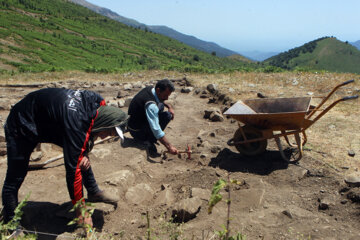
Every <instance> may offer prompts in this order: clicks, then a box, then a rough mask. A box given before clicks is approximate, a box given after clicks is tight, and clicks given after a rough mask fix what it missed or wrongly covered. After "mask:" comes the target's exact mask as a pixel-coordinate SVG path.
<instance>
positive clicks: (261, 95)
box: [257, 93, 266, 98]
mask: <svg viewBox="0 0 360 240" xmlns="http://www.w3.org/2000/svg"><path fill="white" fill-rule="evenodd" d="M257 97H258V98H266V96H265V95H264V94H262V93H257Z"/></svg>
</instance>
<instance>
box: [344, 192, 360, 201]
mask: <svg viewBox="0 0 360 240" xmlns="http://www.w3.org/2000/svg"><path fill="white" fill-rule="evenodd" d="M346 197H347V199H349V200H350V201H352V202H356V203H359V202H360V189H358V188H356V189H355V188H354V189H353V190H351V191H350V192H348V193H347V194H346Z"/></svg>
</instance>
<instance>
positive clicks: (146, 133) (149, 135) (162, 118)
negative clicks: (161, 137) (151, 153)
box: [129, 111, 172, 143]
mask: <svg viewBox="0 0 360 240" xmlns="http://www.w3.org/2000/svg"><path fill="white" fill-rule="evenodd" d="M171 118H172V114H171V113H170V112H167V111H166V112H159V124H160V127H161V129H162V130H164V129H165V128H166V126H167V125H168V124H169V122H170V121H171ZM130 121H131V118H130ZM129 132H130V134H131V136H132V137H133V138H135V139H136V140H140V141H149V142H151V143H155V142H156V141H157V139H156V138H155V136H154V134H153V132H152V131H151V129H150V126H149V123H148V122H145V123H144V124H143V125H142V128H141V129H136V130H135V129H129Z"/></svg>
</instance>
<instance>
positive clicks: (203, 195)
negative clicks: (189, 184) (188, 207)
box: [191, 188, 211, 201]
mask: <svg viewBox="0 0 360 240" xmlns="http://www.w3.org/2000/svg"><path fill="white" fill-rule="evenodd" d="M210 195H211V192H210V190H209V189H202V188H192V189H191V197H192V198H200V199H201V200H205V201H208V200H209V199H210Z"/></svg>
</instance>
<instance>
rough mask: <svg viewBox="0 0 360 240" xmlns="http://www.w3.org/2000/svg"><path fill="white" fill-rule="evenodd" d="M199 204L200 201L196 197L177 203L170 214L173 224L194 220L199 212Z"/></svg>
mask: <svg viewBox="0 0 360 240" xmlns="http://www.w3.org/2000/svg"><path fill="white" fill-rule="evenodd" d="M201 203H202V202H201V199H200V198H197V197H194V198H186V199H182V200H180V201H179V202H177V203H176V204H175V206H174V208H173V209H172V213H171V216H172V218H173V219H174V222H179V223H180V222H188V221H190V220H191V219H193V218H195V217H196V215H197V214H198V212H200V208H201Z"/></svg>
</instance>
